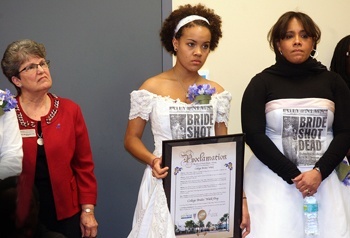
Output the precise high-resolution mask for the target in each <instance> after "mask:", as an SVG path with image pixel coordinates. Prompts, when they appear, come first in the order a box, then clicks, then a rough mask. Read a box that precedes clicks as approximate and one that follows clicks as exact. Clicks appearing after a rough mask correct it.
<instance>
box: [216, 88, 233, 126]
mask: <svg viewBox="0 0 350 238" xmlns="http://www.w3.org/2000/svg"><path fill="white" fill-rule="evenodd" d="M231 99H232V95H231V93H230V92H228V91H223V92H222V93H218V94H215V95H213V97H212V101H213V104H214V105H215V106H216V120H215V122H217V123H221V122H224V123H225V126H226V127H228V121H229V116H230V103H231Z"/></svg>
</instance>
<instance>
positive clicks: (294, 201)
mask: <svg viewBox="0 0 350 238" xmlns="http://www.w3.org/2000/svg"><path fill="white" fill-rule="evenodd" d="M265 112H266V135H267V136H268V137H269V138H270V139H271V140H272V141H273V142H274V144H275V145H276V146H277V147H278V149H279V150H280V151H281V152H282V153H284V154H286V153H288V157H289V158H296V160H295V163H296V164H297V165H298V168H299V170H300V171H301V172H304V171H308V170H311V169H313V166H314V164H315V162H316V161H317V160H318V158H319V157H320V156H321V155H322V154H323V153H324V151H325V150H326V149H327V148H328V146H329V143H330V142H331V141H332V139H333V132H332V124H333V119H334V103H333V102H331V101H329V100H326V99H280V100H275V101H271V102H269V103H267V104H266V108H265ZM306 117H308V118H319V119H320V118H322V119H323V122H322V123H318V122H314V121H310V123H309V125H308V127H307V129H308V130H310V131H317V132H320V131H321V132H320V133H318V134H315V136H311V137H310V140H309V142H308V143H310V144H309V145H306V143H307V140H306V139H305V138H307V136H306V134H305V130H306V129H305V128H306V127H305V128H301V126H300V125H302V124H303V123H301V121H302V120H303V118H306ZM302 133H304V134H302ZM313 142H315V143H318V144H317V145H316V146H319V148H320V149H321V150H322V153H319V154H317V153H314V150H307V146H314V145H315V144H312V143H313ZM293 154H294V155H293ZM244 191H245V193H246V196H247V201H248V208H249V213H250V218H251V233H250V234H249V235H248V237H249V238H250V237H251V238H281V237H283V238H304V225H303V197H302V194H301V193H300V192H299V190H298V189H297V188H296V187H295V185H294V184H287V183H286V182H285V181H284V180H283V179H282V178H280V177H279V176H278V175H277V174H276V173H274V172H273V171H272V170H270V169H269V168H268V167H267V166H266V165H264V164H263V163H262V162H261V161H260V160H259V159H257V158H256V157H255V156H253V157H252V158H251V159H250V160H249V162H248V164H247V166H246V169H245V174H244ZM315 197H316V198H317V200H318V205H319V212H318V215H319V217H318V219H319V228H320V235H319V236H317V238H349V237H350V217H349V216H350V208H349V207H350V187H346V186H345V185H344V184H343V183H341V182H340V181H339V179H338V176H337V174H336V172H335V171H333V172H332V173H331V174H330V175H329V176H328V177H327V178H326V179H324V180H323V181H322V183H321V185H320V186H319V188H318V190H317V193H316V194H315ZM315 238H316V237H315Z"/></svg>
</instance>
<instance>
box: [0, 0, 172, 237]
mask: <svg viewBox="0 0 350 238" xmlns="http://www.w3.org/2000/svg"><path fill="white" fill-rule="evenodd" d="M170 11H171V1H168V3H165V1H164V0H163V1H159V0H147V1H145V0H133V1H130V0H117V1H116V0H99V1H93V0H71V1H68V0H65V1H45V0H32V1H26V0H11V1H4V0H2V1H1V2H0V52H1V56H2V54H3V52H4V50H5V48H6V46H7V45H8V44H9V43H11V42H12V41H15V40H18V39H24V38H30V39H33V40H35V41H38V42H41V43H44V44H45V46H46V49H47V53H48V54H47V58H48V59H50V60H51V75H52V78H53V87H52V90H51V92H53V93H55V94H57V95H59V96H62V97H68V98H70V99H72V100H74V101H75V102H77V103H79V104H80V106H81V108H82V111H83V114H84V116H85V120H86V123H87V125H88V129H89V135H90V139H91V144H92V150H93V154H94V161H95V165H96V168H95V173H96V176H97V180H98V205H97V208H96V217H97V220H98V222H99V237H103V238H105V237H113V238H114V237H126V236H127V234H128V232H129V231H130V228H131V223H132V216H133V212H134V207H135V204H136V199H137V193H138V187H139V184H140V181H141V177H142V174H143V169H144V165H143V164H141V163H139V162H138V161H137V160H136V159H134V158H132V157H131V156H130V155H129V154H128V153H127V152H126V151H125V150H124V147H123V137H124V133H125V128H126V124H127V120H128V113H129V93H130V92H131V91H132V90H134V89H137V88H138V87H139V86H140V85H141V83H142V82H143V81H144V80H145V79H146V78H148V77H150V76H152V75H155V74H157V73H159V72H161V71H162V70H163V67H165V68H167V67H170V66H171V57H170V56H169V55H167V54H164V52H163V51H162V47H161V45H160V41H159V36H158V33H159V29H160V27H161V22H162V18H163V15H162V13H164V14H165V16H166V15H168V14H169V12H170ZM0 79H1V80H0V88H2V89H5V88H9V89H10V90H11V91H12V92H13V93H15V89H14V87H13V86H12V85H10V84H9V83H8V82H7V79H6V78H5V76H3V75H2V74H1V77H0ZM144 138H145V141H146V144H147V146H148V147H149V148H150V149H152V147H153V145H152V144H153V141H152V140H151V138H152V137H151V134H150V131H149V127H148V128H147V131H146V132H145V134H144Z"/></svg>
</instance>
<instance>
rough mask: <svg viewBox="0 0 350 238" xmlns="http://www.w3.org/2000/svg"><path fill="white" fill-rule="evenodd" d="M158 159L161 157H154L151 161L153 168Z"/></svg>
mask: <svg viewBox="0 0 350 238" xmlns="http://www.w3.org/2000/svg"><path fill="white" fill-rule="evenodd" d="M157 160H160V158H158V157H156V158H154V159H153V160H152V163H151V168H152V169H153V167H154V165H155V163H156V161H157Z"/></svg>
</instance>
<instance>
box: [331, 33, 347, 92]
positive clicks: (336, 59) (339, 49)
mask: <svg viewBox="0 0 350 238" xmlns="http://www.w3.org/2000/svg"><path fill="white" fill-rule="evenodd" d="M349 54H350V35H348V36H345V37H344V38H343V39H341V40H340V41H339V42H338V44H337V46H336V47H335V49H334V53H333V57H332V61H331V66H330V70H331V71H334V72H336V73H338V74H340V75H341V77H342V78H343V79H344V80H345V82H346V83H347V85H348V87H349V88H350V75H348V74H347V71H346V67H347V64H346V61H347V60H350V55H349Z"/></svg>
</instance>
